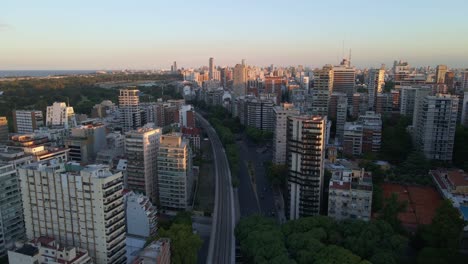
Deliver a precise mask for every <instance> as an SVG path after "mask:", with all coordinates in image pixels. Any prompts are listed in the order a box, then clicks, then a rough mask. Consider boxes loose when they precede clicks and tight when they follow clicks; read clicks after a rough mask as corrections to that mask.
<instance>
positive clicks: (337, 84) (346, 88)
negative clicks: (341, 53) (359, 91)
mask: <svg viewBox="0 0 468 264" xmlns="http://www.w3.org/2000/svg"><path fill="white" fill-rule="evenodd" d="M355 84H356V69H355V68H354V67H351V66H350V63H349V61H348V60H347V59H343V61H342V62H341V63H340V65H339V66H334V67H333V88H332V91H331V92H339V93H345V94H346V96H347V98H348V103H349V104H351V103H352V100H353V94H354V92H355V89H354V87H355Z"/></svg>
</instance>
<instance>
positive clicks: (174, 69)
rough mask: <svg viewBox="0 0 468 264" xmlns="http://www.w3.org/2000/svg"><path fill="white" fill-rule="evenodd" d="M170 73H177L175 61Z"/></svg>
mask: <svg viewBox="0 0 468 264" xmlns="http://www.w3.org/2000/svg"><path fill="white" fill-rule="evenodd" d="M172 72H173V73H177V61H174V63H173V64H172Z"/></svg>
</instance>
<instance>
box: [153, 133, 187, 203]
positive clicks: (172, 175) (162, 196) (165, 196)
mask: <svg viewBox="0 0 468 264" xmlns="http://www.w3.org/2000/svg"><path fill="white" fill-rule="evenodd" d="M158 177H159V201H160V204H161V206H162V207H164V208H170V209H175V210H187V208H188V206H189V199H190V196H191V191H192V183H193V175H192V155H191V150H190V147H189V142H188V140H187V139H185V138H183V137H182V134H181V133H173V134H169V135H163V136H161V141H160V145H159V154H158Z"/></svg>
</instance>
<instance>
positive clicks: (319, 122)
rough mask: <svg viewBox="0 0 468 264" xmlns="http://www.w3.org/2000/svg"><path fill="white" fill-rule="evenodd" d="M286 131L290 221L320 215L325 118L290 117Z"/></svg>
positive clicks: (288, 211) (288, 212) (288, 213)
mask: <svg viewBox="0 0 468 264" xmlns="http://www.w3.org/2000/svg"><path fill="white" fill-rule="evenodd" d="M287 122H288V130H287V154H286V155H287V166H288V192H289V195H288V202H287V209H288V210H287V211H286V212H287V215H288V216H289V219H298V218H299V217H305V216H313V215H318V214H319V212H320V206H321V202H322V190H323V175H324V170H325V168H324V159H325V133H326V132H325V130H326V126H327V119H326V117H321V116H306V115H302V116H289V117H288V121H287Z"/></svg>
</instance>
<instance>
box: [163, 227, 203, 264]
mask: <svg viewBox="0 0 468 264" xmlns="http://www.w3.org/2000/svg"><path fill="white" fill-rule="evenodd" d="M159 237H167V238H169V239H171V263H175V264H179V263H180V264H190V263H193V264H195V263H197V254H198V250H199V249H200V248H201V246H202V240H201V239H200V237H199V236H198V235H196V234H194V233H193V231H192V226H190V225H186V224H172V225H171V227H170V228H169V229H168V230H166V229H161V230H159Z"/></svg>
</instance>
